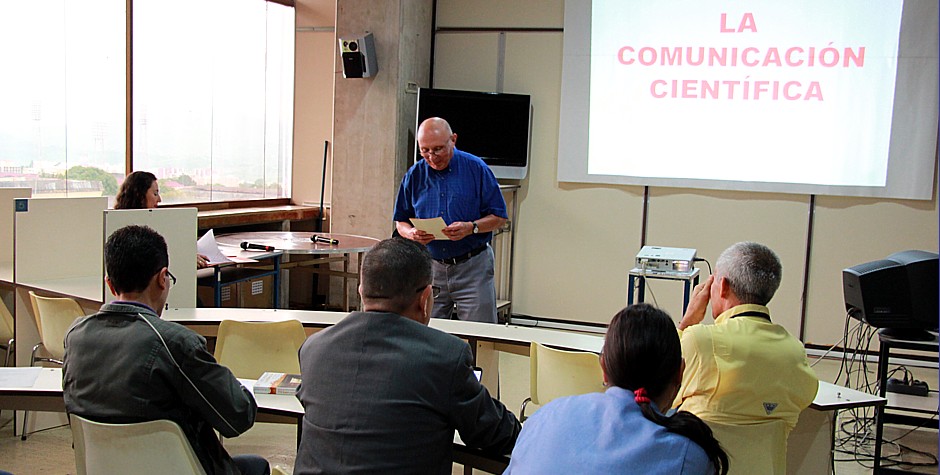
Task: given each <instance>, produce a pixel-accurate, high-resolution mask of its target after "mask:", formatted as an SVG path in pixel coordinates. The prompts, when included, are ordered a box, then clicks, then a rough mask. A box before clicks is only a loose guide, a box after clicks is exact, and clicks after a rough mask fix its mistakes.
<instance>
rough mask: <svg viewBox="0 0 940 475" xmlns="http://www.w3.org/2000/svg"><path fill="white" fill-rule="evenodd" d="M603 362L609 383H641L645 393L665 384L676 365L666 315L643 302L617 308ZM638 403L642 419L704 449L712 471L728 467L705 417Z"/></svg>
mask: <svg viewBox="0 0 940 475" xmlns="http://www.w3.org/2000/svg"><path fill="white" fill-rule="evenodd" d="M603 364H604V368H605V371H606V373H607V380H608V382H609V383H610V384H611V385H614V386H618V387H621V388H624V389H629V390H631V391H636V390H638V389H640V388H643V389H645V390H646V393H647V394H648V395H649V398H650V399H654V400H655V399H657V398H659V397H660V396H662V395H663V394H664V392H665V391H669V390H670V389H671V385H672V384H673V382H674V381H675V380H676V377H677V375H678V373H679V369H680V367H681V366H682V348H681V347H680V344H679V334H678V332H677V331H676V325H675V323H673V321H672V318H670V317H669V315H668V314H667V313H666V312H664V311H662V310H660V309H658V308H656V307H653V306H652V305H649V304H645V303H641V304H636V305H631V306H629V307H627V308H625V309H623V310H621V311H620V312H617V314H616V315H614V318H613V320H611V322H610V327H609V328H608V329H607V337H606V339H605V340H604V353H603ZM639 406H640V411H641V412H642V413H643V416H644V417H646V418H647V419H649V420H651V421H653V422H655V423H657V424H659V425H661V426H663V427H665V428H666V430H668V431H669V432H674V433H676V434H679V435H682V436H685V437H688V438H689V439H691V440H692V441H693V442H695V443H696V444H698V445H699V446H700V447H701V448H702V449H704V450H705V454H706V455H707V456H708V458H709V459H710V460H711V462H712V465H713V466H714V467H715V472H716V473H720V474H726V473H728V455H727V454H725V451H724V450H722V448H721V446H720V445H719V444H718V441H717V440H716V439H715V437H714V436H713V435H712V431H711V429H710V428H709V427H708V426H707V425H706V424H705V422H703V421H702V420H701V419H699V418H698V417H697V416H695V415H694V414H692V413H690V412H686V411H678V412H676V413H675V414H673V415H672V416H670V417H666V416H664V415H663V414H661V413H660V412H659V411H657V410H656V409H655V408H653V407H651V404H650V403H649V402H641V403H639ZM663 409H668V408H663Z"/></svg>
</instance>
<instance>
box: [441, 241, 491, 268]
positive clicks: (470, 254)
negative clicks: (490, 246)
mask: <svg viewBox="0 0 940 475" xmlns="http://www.w3.org/2000/svg"><path fill="white" fill-rule="evenodd" d="M485 250H486V244H484V245H482V246H480V247H478V248H476V249H474V250H472V251H470V252H467V253H464V254H460V255H459V256H454V257H448V258H447V259H434V260H435V261H437V262H440V263H441V264H450V265H456V264H460V263H461V262H466V261H468V260H470V258H471V257H473V256H475V255H477V254H479V253H481V252H483V251H485Z"/></svg>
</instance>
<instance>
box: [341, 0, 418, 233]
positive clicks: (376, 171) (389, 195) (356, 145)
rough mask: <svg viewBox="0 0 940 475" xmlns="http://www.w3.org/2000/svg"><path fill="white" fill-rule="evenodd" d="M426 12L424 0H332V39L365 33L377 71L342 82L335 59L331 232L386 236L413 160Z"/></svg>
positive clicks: (391, 228) (390, 229) (391, 226)
mask: <svg viewBox="0 0 940 475" xmlns="http://www.w3.org/2000/svg"><path fill="white" fill-rule="evenodd" d="M432 7H433V2H432V0H339V1H337V4H336V37H337V38H348V37H356V36H362V34H363V33H366V32H369V33H372V34H373V35H374V37H375V50H376V56H377V59H378V73H377V74H376V75H375V77H371V78H362V79H345V78H343V68H342V62H341V58H340V56H339V54H337V56H336V58H337V63H336V73H335V81H334V86H335V87H334V90H335V95H334V103H333V107H334V110H333V170H334V173H333V186H332V189H333V195H332V204H333V208H332V213H331V220H332V226H331V231H333V232H338V233H348V234H359V235H364V236H370V237H375V238H386V237H389V236H390V235H391V233H392V230H393V223H392V211H393V207H394V204H395V195H396V193H397V191H398V185H399V183H400V182H401V178H402V176H403V175H404V173H405V171H406V170H407V167H408V166H409V165H410V164H411V163H412V162H413V156H414V152H413V150H414V145H413V142H414V128H415V124H414V121H415V110H416V103H417V95H416V87H427V85H428V77H429V73H430V48H431V18H432V10H433V8H432ZM334 47H335V48H338V45H334Z"/></svg>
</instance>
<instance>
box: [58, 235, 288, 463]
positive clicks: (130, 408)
mask: <svg viewBox="0 0 940 475" xmlns="http://www.w3.org/2000/svg"><path fill="white" fill-rule="evenodd" d="M104 258H105V267H106V268H107V271H108V276H107V278H106V279H105V281H106V282H107V284H108V288H109V289H111V293H113V294H114V296H115V297H117V300H115V301H114V302H111V303H107V304H104V305H103V306H102V307H101V310H100V311H99V312H98V313H96V314H94V315H89V316H87V317H84V318H82V319H79V320H77V321H76V322H75V323H74V324H73V325H72V328H70V329H69V331H68V333H67V334H66V336H65V366H64V369H63V373H62V389H63V393H64V397H65V409H66V411H68V412H69V413H70V414H77V415H79V416H82V417H85V418H86V419H90V420H94V421H98V422H107V423H117V424H124V423H132V422H142V421H152V420H157V419H169V420H171V421H173V422H175V423H177V424H179V426H180V427H181V428H182V429H183V432H184V433H185V434H186V438H187V439H189V443H190V445H192V447H193V451H194V452H195V453H196V456H197V457H198V458H199V461H200V462H201V463H202V466H203V468H205V470H206V473H209V474H210V475H211V474H238V473H243V474H246V475H247V474H264V475H266V474H268V473H270V469H269V467H268V463H267V461H266V460H264V459H263V458H261V457H258V456H255V455H239V456H235V457H234V458H233V457H230V456H229V455H228V453H227V452H226V451H225V449H224V448H222V444H221V443H220V442H219V439H218V437H217V436H216V435H215V433H214V430H217V431H219V433H220V434H222V435H223V436H225V437H235V436H238V435H240V434H241V433H243V432H245V431H246V430H248V429H249V428H250V427H251V426H252V425H253V424H254V422H255V414H256V412H257V410H258V406H257V404H256V403H255V400H254V397H253V396H252V395H251V393H250V392H249V391H248V390H247V389H245V388H244V387H243V386H242V385H241V383H239V382H238V380H237V379H236V378H235V376H234V375H232V372H231V371H229V369H228V368H226V367H224V366H222V365H219V364H218V363H216V361H215V359H214V358H213V357H212V354H211V353H209V351H208V350H207V349H206V340H205V338H203V337H202V336H200V335H198V334H197V333H195V332H193V331H192V330H189V329H188V328H186V327H183V326H182V325H178V324H176V323H171V322H165V321H163V320H161V319H160V313H161V312H162V311H163V306H164V304H165V303H166V299H167V296H168V295H169V292H170V287H171V286H172V285H173V283H175V281H176V278H175V277H173V274H171V273H170V270H169V268H168V266H169V257H168V254H167V246H166V241H165V240H164V239H163V236H160V234H158V233H157V232H156V231H154V230H153V229H150V228H149V227H146V226H127V227H124V228H121V229H119V230H117V231H115V232H114V234H112V235H111V236H110V237H108V241H107V243H106V244H105V250H104Z"/></svg>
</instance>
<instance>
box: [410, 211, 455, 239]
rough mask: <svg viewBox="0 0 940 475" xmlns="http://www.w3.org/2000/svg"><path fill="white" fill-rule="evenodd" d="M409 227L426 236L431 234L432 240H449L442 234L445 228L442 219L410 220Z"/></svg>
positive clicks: (445, 225)
mask: <svg viewBox="0 0 940 475" xmlns="http://www.w3.org/2000/svg"><path fill="white" fill-rule="evenodd" d="M411 225H412V226H414V227H416V228H418V229H420V230H422V231H424V232H426V233H428V234H433V235H434V239H450V238H448V237H447V235H446V234H444V228H446V227H447V224H445V223H444V218H442V217H440V216H438V217H436V218H428V219H422V218H411Z"/></svg>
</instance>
